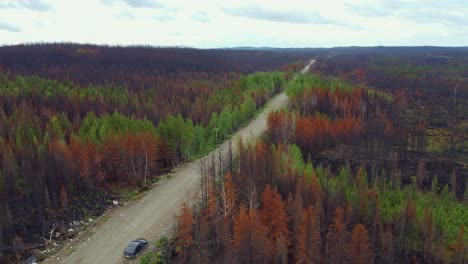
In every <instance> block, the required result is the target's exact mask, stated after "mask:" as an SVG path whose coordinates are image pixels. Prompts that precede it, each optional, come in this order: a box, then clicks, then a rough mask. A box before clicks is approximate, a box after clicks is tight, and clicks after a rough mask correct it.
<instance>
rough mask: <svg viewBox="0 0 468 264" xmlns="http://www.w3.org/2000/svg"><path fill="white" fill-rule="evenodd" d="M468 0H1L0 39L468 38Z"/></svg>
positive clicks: (287, 42) (228, 43)
mask: <svg viewBox="0 0 468 264" xmlns="http://www.w3.org/2000/svg"><path fill="white" fill-rule="evenodd" d="M466 14H468V0H458V1H457V0H380V1H379V0H374V1H371V0H317V1H316V0H304V1H302V0H297V1H296V0H280V1H275V0H268V1H264V0H255V1H252V0H231V1H226V0H219V1H216V0H0V44H17V43H24V42H61V41H67V42H79V43H95V44H121V45H122V44H123V45H127V44H149V45H162V46H173V45H178V46H190V47H198V48H213V47H234V46H270V47H333V46H351V45H356V46H375V45H388V46H395V45H438V46H468V15H466Z"/></svg>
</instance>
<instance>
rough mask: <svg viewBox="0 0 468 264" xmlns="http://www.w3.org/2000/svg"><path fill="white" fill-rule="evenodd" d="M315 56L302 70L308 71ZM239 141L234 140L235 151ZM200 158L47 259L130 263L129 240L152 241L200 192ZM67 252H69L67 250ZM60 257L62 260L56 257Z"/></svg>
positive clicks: (255, 130)
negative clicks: (125, 254)
mask: <svg viewBox="0 0 468 264" xmlns="http://www.w3.org/2000/svg"><path fill="white" fill-rule="evenodd" d="M314 63H315V60H311V61H310V63H309V64H308V65H307V66H306V67H305V68H304V69H303V70H302V72H303V73H304V72H307V71H308V69H309V68H310V66H311V65H312V64H314ZM287 102H288V97H287V96H286V94H285V93H284V92H282V93H280V94H278V95H277V96H275V97H274V98H272V99H271V100H270V102H269V103H268V105H267V106H266V107H265V109H264V110H263V111H262V112H261V113H260V114H259V115H258V116H257V117H256V118H255V119H253V120H251V121H250V123H249V124H248V125H247V126H246V127H244V128H242V129H240V130H239V131H238V132H237V133H236V134H235V135H234V136H233V139H234V140H235V139H237V138H240V137H242V138H252V137H254V138H257V137H259V136H260V135H261V134H263V133H264V132H265V131H266V129H267V116H268V113H269V112H270V111H272V110H276V109H279V108H281V107H284V106H286V105H287ZM228 144H229V142H225V143H224V144H222V145H221V146H220V147H218V148H217V149H216V150H214V151H212V152H211V153H210V154H208V155H212V154H213V153H217V152H218V151H219V149H220V148H221V149H223V150H225V149H226V148H227V146H228ZM235 145H236V144H232V147H233V151H234V153H235V152H236V146H235ZM200 162H201V159H198V160H196V161H194V162H191V163H186V164H183V165H182V166H181V167H178V168H176V169H175V170H174V171H173V175H172V177H170V178H167V179H165V180H164V181H162V182H161V183H160V184H159V185H158V186H156V187H154V188H153V189H152V190H150V191H149V192H148V193H147V194H146V195H145V196H143V197H142V198H141V199H140V200H138V201H134V202H131V203H129V205H128V206H123V207H120V208H116V209H113V210H112V211H111V212H110V213H109V214H108V215H107V216H106V217H108V218H109V220H108V221H107V222H105V223H103V224H101V225H98V227H97V228H99V229H98V230H97V231H96V232H95V233H94V234H93V235H91V236H90V237H89V239H86V240H84V241H82V242H79V243H78V244H77V245H74V246H75V248H74V249H73V250H70V249H67V250H69V251H72V253H71V254H70V255H68V256H65V257H64V256H61V254H60V253H59V254H58V255H56V256H53V257H52V258H51V259H49V260H48V261H47V263H67V264H68V263H73V264H80V263H83V264H85V263H86V264H116V263H129V261H127V260H125V259H124V257H123V250H124V248H125V247H126V246H127V244H128V243H129V242H130V241H131V240H134V239H136V238H139V237H141V238H146V239H147V240H148V241H149V242H150V243H153V241H155V240H156V239H157V238H158V237H159V236H160V235H162V234H164V232H167V231H168V230H169V229H170V227H171V224H172V223H174V220H175V219H174V217H175V216H176V214H177V213H178V212H179V210H180V207H181V205H182V203H183V202H184V201H186V200H188V199H190V198H192V197H193V196H192V195H193V194H194V193H196V192H197V189H198V186H199V181H200ZM64 254H66V253H64ZM58 257H60V260H57V258H58Z"/></svg>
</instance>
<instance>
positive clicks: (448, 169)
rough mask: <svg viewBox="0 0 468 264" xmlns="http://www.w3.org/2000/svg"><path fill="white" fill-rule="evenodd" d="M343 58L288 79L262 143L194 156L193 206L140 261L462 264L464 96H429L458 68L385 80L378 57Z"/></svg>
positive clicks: (446, 88) (467, 248)
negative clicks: (196, 194) (196, 193)
mask: <svg viewBox="0 0 468 264" xmlns="http://www.w3.org/2000/svg"><path fill="white" fill-rule="evenodd" d="M343 56H344V57H343V58H346V59H342V58H341V57H339V56H336V57H333V56H324V57H323V58H321V59H319V61H318V63H317V67H315V68H314V69H313V72H315V73H314V74H307V75H301V76H298V77H297V78H296V79H294V80H293V81H292V82H291V83H289V84H288V85H287V86H288V88H287V90H286V92H287V94H288V96H289V98H290V107H289V108H288V109H283V110H281V111H277V112H273V113H270V115H269V117H268V133H267V134H266V135H265V137H264V138H263V139H261V140H258V141H255V142H242V141H240V142H238V143H237V144H238V152H239V153H238V155H237V157H234V158H231V156H230V155H228V157H224V159H225V161H224V162H221V161H219V162H218V161H217V159H220V158H219V157H216V158H214V157H211V158H207V159H206V160H205V162H204V163H203V165H202V169H201V171H202V173H203V179H202V184H201V186H202V191H201V197H200V199H199V202H195V203H192V204H185V205H184V206H183V208H182V209H181V213H180V216H179V218H178V226H177V228H176V230H175V233H174V240H173V242H172V243H169V244H168V245H167V246H166V247H165V248H164V249H162V251H161V250H159V251H156V252H152V253H149V254H148V255H147V256H146V257H145V258H144V262H142V263H159V262H156V260H158V261H159V260H161V259H163V257H162V256H166V259H169V260H172V261H173V262H176V263H466V261H467V257H468V244H467V243H468V235H467V233H466V232H465V228H466V227H467V225H468V186H467V181H468V167H467V166H468V164H466V160H467V157H468V156H467V150H468V149H467V145H466V144H467V138H466V135H467V131H468V130H467V129H466V128H464V126H465V124H464V123H466V118H467V115H466V113H467V111H466V106H467V104H466V102H467V99H468V98H467V96H466V94H463V93H458V94H456V96H457V99H456V101H455V103H453V101H452V100H451V98H450V97H442V96H440V94H443V93H447V94H451V93H450V91H453V86H452V84H453V82H454V81H456V80H458V81H459V82H458V83H459V86H458V89H459V90H458V91H460V90H463V89H464V90H466V89H467V86H466V76H467V73H466V71H465V72H463V71H464V70H463V69H466V68H458V67H456V69H457V72H458V75H456V76H455V75H454V74H452V75H450V74H441V75H440V79H439V81H440V82H439V83H437V85H435V84H433V83H432V81H433V79H431V78H430V77H428V76H427V75H421V74H414V75H413V79H411V80H406V82H404V83H397V84H395V83H393V79H392V78H393V77H394V75H393V74H394V72H392V70H391V69H390V67H389V66H388V65H387V64H383V66H381V67H382V68H383V69H382V68H380V69H374V68H372V67H370V66H369V65H368V64H366V62H368V60H363V59H360V57H359V56H357V55H343ZM348 56H349V57H348ZM419 56H420V57H421V56H423V57H424V56H428V55H419ZM384 57H385V58H387V59H388V58H389V57H391V58H393V60H392V62H393V63H395V64H396V66H395V68H393V69H398V70H401V69H404V67H403V65H400V64H398V63H397V61H401V60H405V59H404V58H405V56H394V57H392V56H389V55H388V54H387V55H385V56H384ZM368 59H369V61H370V60H378V59H379V55H378V54H377V55H376V54H373V55H369V56H368ZM347 62H349V63H350V64H346V63H347ZM362 64H365V65H367V66H368V67H364V65H362ZM356 65H358V66H357V67H356ZM347 66H349V67H348V68H346V67H347ZM399 66H402V67H403V68H399ZM465 67H466V64H465ZM345 69H346V70H345ZM415 69H417V67H415V66H410V67H408V68H406V70H408V71H414V70H415ZM437 69H440V68H437ZM437 69H436V70H434V71H438V70H437ZM373 70H374V71H373ZM460 71H461V73H460ZM374 74H378V77H376V76H374ZM405 74H410V73H405ZM326 75H331V76H330V77H326ZM333 75H335V76H339V77H341V78H336V77H332V76H333ZM457 76H458V79H457ZM343 79H347V80H348V81H343ZM364 82H366V83H367V85H366V84H365V83H364ZM384 82H385V83H386V86H385V87H381V86H379V84H382V85H383V83H384ZM429 84H432V85H434V86H430V85H429ZM372 85H374V87H373V88H371V87H372ZM395 85H396V86H395ZM400 85H401V86H400ZM377 87H379V88H377ZM422 87H426V88H425V89H426V90H423V88H422ZM434 94H439V96H435V95H434ZM452 95H453V93H452ZM431 100H432V101H431ZM434 100H435V101H434ZM431 104H432V105H431ZM434 104H437V105H434ZM453 104H455V105H453ZM443 109H445V111H446V112H444V113H445V115H444V117H445V119H443V118H441V119H438V118H437V117H438V114H440V111H442V110H443ZM463 109H465V110H463ZM452 118H453V119H452ZM451 120H454V123H450V122H451ZM442 121H443V122H442ZM438 129H444V130H446V133H445V134H443V133H437V132H434V131H431V130H436V131H437V130H438ZM440 134H442V135H440ZM444 137H446V138H444ZM444 140H445V141H444ZM216 163H220V164H225V166H222V167H221V168H220V170H219V171H217V170H216V167H217V166H216ZM152 261H153V262H152Z"/></svg>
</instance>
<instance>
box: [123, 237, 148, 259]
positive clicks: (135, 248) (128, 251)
mask: <svg viewBox="0 0 468 264" xmlns="http://www.w3.org/2000/svg"><path fill="white" fill-rule="evenodd" d="M146 245H148V241H146V239H143V238H138V239H136V240H133V241H132V242H130V244H128V246H127V247H126V248H125V250H124V256H125V257H126V258H131V259H132V258H136V256H137V254H138V252H140V251H141V250H142V249H143V248H144V247H146Z"/></svg>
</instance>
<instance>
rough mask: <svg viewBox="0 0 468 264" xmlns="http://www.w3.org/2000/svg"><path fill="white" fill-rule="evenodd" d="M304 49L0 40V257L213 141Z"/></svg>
mask: <svg viewBox="0 0 468 264" xmlns="http://www.w3.org/2000/svg"><path fill="white" fill-rule="evenodd" d="M301 56H302V55H301V54H299V53H294V54H293V53H276V52H263V51H252V52H246V51H224V50H216V51H206V50H196V49H189V48H151V47H104V46H86V45H85V46H83V45H74V44H55V45H48V44H47V45H25V46H11V47H2V48H0V124H1V125H0V150H1V151H0V262H1V261H2V258H7V257H12V256H14V255H16V256H17V257H20V256H21V255H22V254H23V253H25V252H28V250H29V249H31V248H35V247H41V246H43V245H45V244H46V243H51V242H52V241H53V239H59V240H60V239H63V237H62V236H60V237H59V236H57V235H56V234H68V233H69V232H67V229H68V228H70V223H74V222H75V221H80V220H82V219H85V218H87V217H89V216H95V215H99V214H101V213H102V212H103V211H104V210H106V208H107V207H108V206H109V205H111V204H112V197H116V196H118V195H121V193H122V192H126V191H128V190H132V189H133V190H141V189H144V188H147V187H148V186H150V183H151V181H153V180H155V179H156V178H157V176H158V175H161V174H163V173H165V172H167V171H169V170H170V169H171V168H173V167H174V166H175V165H176V164H178V163H180V162H184V161H189V160H193V159H195V158H198V157H200V156H202V155H203V154H205V153H207V152H208V151H209V150H211V149H213V148H214V147H215V146H216V145H217V144H219V143H221V142H223V140H225V139H226V138H228V137H229V135H230V134H231V133H232V132H233V131H235V130H236V129H237V128H238V127H239V126H240V125H242V124H244V123H245V122H246V121H248V120H249V119H250V118H252V117H253V116H254V115H255V113H256V112H257V111H258V110H259V109H261V108H262V106H263V105H264V104H265V103H266V102H267V100H268V99H269V98H270V97H271V96H273V95H274V94H276V93H278V92H280V91H281V90H282V89H283V86H284V84H285V82H286V81H287V80H289V79H290V78H291V77H292V74H293V72H294V71H297V69H299V68H300V67H302V65H303V63H302V62H300V61H298V60H297V59H300V58H301ZM254 69H255V70H257V69H261V70H265V72H255V73H254V72H253V71H254Z"/></svg>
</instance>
